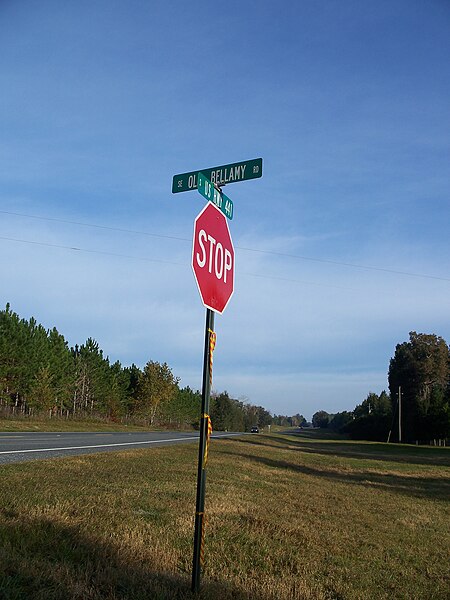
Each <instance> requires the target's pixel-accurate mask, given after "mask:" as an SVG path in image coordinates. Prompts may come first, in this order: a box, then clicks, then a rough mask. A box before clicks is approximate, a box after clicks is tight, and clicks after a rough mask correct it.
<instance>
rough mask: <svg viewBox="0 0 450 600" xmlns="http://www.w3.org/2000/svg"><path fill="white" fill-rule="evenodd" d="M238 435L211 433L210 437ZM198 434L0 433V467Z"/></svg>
mask: <svg viewBox="0 0 450 600" xmlns="http://www.w3.org/2000/svg"><path fill="white" fill-rule="evenodd" d="M233 435H242V434H241V433H222V432H220V433H213V435H212V437H213V438H219V437H230V436H233ZM198 438H199V434H198V432H195V433H194V432H187V433H186V432H182V433H180V432H174V431H165V432H148V433H141V432H139V433H135V432H130V433H128V432H119V433H116V432H105V433H103V432H102V433H75V432H73V433H72V432H61V433H57V432H52V433H43V432H8V433H0V465H2V464H8V463H15V462H22V461H26V460H38V459H41V460H42V459H45V458H55V457H63V456H73V455H77V454H93V453H95V452H117V451H120V450H130V449H132V448H149V447H152V446H153V447H154V446H167V445H170V444H180V443H189V442H190V443H192V442H196V441H198Z"/></svg>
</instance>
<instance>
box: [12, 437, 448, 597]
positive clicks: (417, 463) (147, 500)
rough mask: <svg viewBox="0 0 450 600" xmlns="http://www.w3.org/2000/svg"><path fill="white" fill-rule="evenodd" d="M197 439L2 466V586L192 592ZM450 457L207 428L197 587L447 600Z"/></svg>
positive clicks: (29, 593) (57, 593)
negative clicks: (221, 436) (227, 435)
mask: <svg viewBox="0 0 450 600" xmlns="http://www.w3.org/2000/svg"><path fill="white" fill-rule="evenodd" d="M196 462H197V446H196V444H187V445H183V446H172V447H166V448H152V449H148V450H133V451H127V452H121V453H114V454H96V455H92V456H86V455H85V456H81V457H73V458H67V459H54V460H46V461H36V462H29V463H19V464H15V465H11V466H3V467H1V469H0V477H1V492H0V493H1V498H0V598H2V599H3V598H5V599H7V600H16V599H37V600H54V599H66V600H70V599H79V600H90V599H92V600H94V599H95V600H97V599H119V598H120V599H124V600H125V599H133V600H134V599H137V600H139V599H144V598H145V599H146V600H149V599H150V600H154V599H166V598H177V599H188V598H193V595H192V594H191V592H190V573H191V562H192V539H193V523H194V511H195V484H196ZM449 467H450V453H449V451H448V449H446V448H420V447H408V446H397V445H389V446H388V445H386V444H375V443H357V442H348V441H345V440H332V439H326V438H325V439H323V438H322V439H321V438H316V437H314V434H313V433H311V432H305V434H304V435H302V436H297V435H289V436H283V435H279V434H274V435H271V436H268V435H253V436H249V435H247V436H243V437H242V438H239V439H230V440H213V441H212V443H211V449H210V458H209V465H208V476H207V487H206V513H207V518H208V523H207V530H206V548H205V554H206V564H205V568H204V575H203V578H202V592H201V596H200V597H201V598H205V599H209V600H213V599H214V600H222V599H224V600H228V599H237V600H239V599H242V600H244V599H255V600H291V599H294V600H295V599H310V600H311V599H317V600H318V599H322V600H325V599H330V600H331V599H336V600H338V599H349V600H350V599H368V600H377V599H382V598H386V599H388V598H389V599H393V598H404V599H405V600H406V599H408V600H409V599H421V600H433V599H446V598H448V592H449V585H450V580H449V550H450V539H449V538H450V532H449V523H450V519H449V517H450V514H449V512H450V511H449V498H450V483H449V472H450V469H449Z"/></svg>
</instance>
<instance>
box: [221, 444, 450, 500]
mask: <svg viewBox="0 0 450 600" xmlns="http://www.w3.org/2000/svg"><path fill="white" fill-rule="evenodd" d="M255 443H256V442H255ZM258 445H259V444H258ZM261 447H262V446H261ZM274 447H276V448H278V449H280V446H274ZM222 452H225V453H226V454H228V455H230V456H231V455H232V456H235V457H236V456H240V457H242V458H245V459H247V460H251V461H255V462H257V463H260V464H263V465H265V466H267V467H271V468H274V469H286V470H289V471H292V472H294V473H303V474H304V475H311V476H313V477H319V478H322V479H329V480H332V481H339V482H342V483H350V484H354V485H361V486H364V487H371V488H374V489H378V490H383V491H389V492H394V493H397V494H403V495H405V496H410V497H415V498H421V499H432V500H442V501H448V500H449V498H450V481H449V480H448V479H444V478H442V479H439V478H433V477H414V476H410V475H400V474H399V475H392V474H383V473H376V472H374V471H354V472H351V471H350V472H348V471H333V470H328V469H326V468H325V467H324V468H323V469H321V468H315V467H309V466H306V465H298V464H295V463H291V462H288V461H284V460H275V459H273V458H268V457H264V456H257V455H255V454H246V453H243V452H242V453H240V452H228V451H226V450H225V451H223V450H222Z"/></svg>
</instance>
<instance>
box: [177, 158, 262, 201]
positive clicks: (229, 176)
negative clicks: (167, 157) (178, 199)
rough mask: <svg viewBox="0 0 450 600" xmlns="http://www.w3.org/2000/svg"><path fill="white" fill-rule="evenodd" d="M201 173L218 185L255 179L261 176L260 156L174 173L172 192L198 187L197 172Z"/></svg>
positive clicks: (187, 190)
mask: <svg viewBox="0 0 450 600" xmlns="http://www.w3.org/2000/svg"><path fill="white" fill-rule="evenodd" d="M200 172H201V173H203V175H204V176H205V177H207V178H208V179H209V180H210V181H211V183H213V184H216V185H218V186H221V185H225V184H229V183H236V182H237V181H246V180H247V179H256V178H258V177H262V158H254V159H253V160H246V161H243V162H238V163H232V164H231V165H222V166H220V167H212V168H210V169H199V170H198V171H191V172H190V173H181V174H180V175H174V177H173V181H172V194H176V193H177V192H189V191H190V190H196V189H197V188H198V183H197V179H198V174H199V173H200Z"/></svg>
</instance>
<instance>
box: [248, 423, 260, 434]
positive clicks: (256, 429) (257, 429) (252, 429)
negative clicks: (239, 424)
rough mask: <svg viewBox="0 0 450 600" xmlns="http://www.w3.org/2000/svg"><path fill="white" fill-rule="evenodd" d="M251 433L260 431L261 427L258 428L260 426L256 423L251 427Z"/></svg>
mask: <svg viewBox="0 0 450 600" xmlns="http://www.w3.org/2000/svg"><path fill="white" fill-rule="evenodd" d="M250 433H259V428H258V427H256V425H255V427H252V428H251V429H250Z"/></svg>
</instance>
